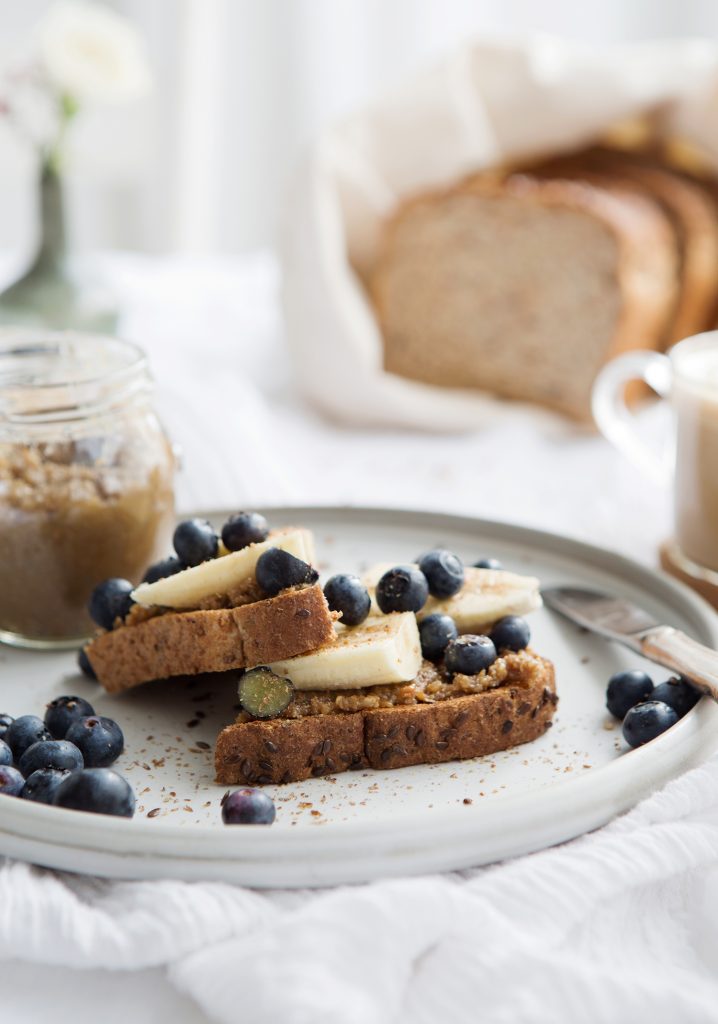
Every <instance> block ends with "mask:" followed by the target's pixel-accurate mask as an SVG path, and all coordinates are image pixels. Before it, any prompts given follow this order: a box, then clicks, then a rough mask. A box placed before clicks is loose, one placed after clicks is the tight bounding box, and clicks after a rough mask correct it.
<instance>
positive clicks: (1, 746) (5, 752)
mask: <svg viewBox="0 0 718 1024" xmlns="http://www.w3.org/2000/svg"><path fill="white" fill-rule="evenodd" d="M12 762H13V756H12V750H10V747H9V746H8V745H7V743H6V742H5V740H0V764H12Z"/></svg>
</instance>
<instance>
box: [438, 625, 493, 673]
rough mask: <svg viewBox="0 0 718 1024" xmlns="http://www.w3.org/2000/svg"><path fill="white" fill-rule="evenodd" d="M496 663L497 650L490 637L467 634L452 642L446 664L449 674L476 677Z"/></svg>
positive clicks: (445, 660)
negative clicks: (457, 673)
mask: <svg viewBox="0 0 718 1024" xmlns="http://www.w3.org/2000/svg"><path fill="white" fill-rule="evenodd" d="M495 661H496V648H495V647H494V643H493V640H491V639H490V638H489V637H488V636H474V634H473V633H466V634H465V635H464V636H459V637H457V638H456V640H452V641H451V642H450V643H449V645H448V647H447V648H446V653H445V655H444V664H445V665H446V670H447V672H451V673H452V675H453V674H454V673H456V672H460V673H461V674H462V675H465V676H475V675H476V674H477V673H479V672H482V671H483V670H484V669H485V668H489V667H490V666H491V665H493V663H494V662H495Z"/></svg>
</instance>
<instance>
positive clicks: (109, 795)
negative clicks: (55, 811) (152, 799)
mask: <svg viewBox="0 0 718 1024" xmlns="http://www.w3.org/2000/svg"><path fill="white" fill-rule="evenodd" d="M52 802H53V804H54V805H55V807H69V808H71V809H72V810H73V811H90V813H92V814H114V815H116V816H117V817H120V818H131V817H132V815H133V814H134V813H135V794H134V793H133V791H132V787H131V786H130V784H129V782H128V781H127V779H125V778H123V776H122V775H118V774H117V772H113V771H111V770H110V769H109V768H83V770H82V771H80V772H71V773H70V774H69V775H68V776H67V778H66V779H63V781H62V782H61V783H60V785H59V786H58V787H57V789H56V790H55V795H54V796H53V798H52Z"/></svg>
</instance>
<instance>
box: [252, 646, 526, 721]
mask: <svg viewBox="0 0 718 1024" xmlns="http://www.w3.org/2000/svg"><path fill="white" fill-rule="evenodd" d="M543 671H544V666H543V663H542V661H541V659H539V658H538V657H537V656H536V655H535V654H534V653H533V652H532V651H531V650H528V649H526V650H522V651H518V652H515V653H514V652H513V651H506V652H504V654H502V655H501V656H500V657H498V658H497V659H496V661H495V662H494V663H493V664H492V665H491V666H490V667H489V668H488V669H485V670H484V671H483V672H479V673H478V675H475V676H465V675H460V674H459V675H455V676H453V677H451V676H449V675H447V674H446V673H445V672H444V671H443V669H442V668H441V667H440V666H437V665H434V664H432V663H431V662H430V661H424V662H423V663H422V666H421V669H420V671H419V674H418V675H417V677H416V679H413V680H412V681H411V682H410V683H393V684H390V685H387V686H367V687H364V688H361V689H356V690H301V691H299V690H298V691H297V692H296V693H295V695H294V699H293V701H292V703H291V704H290V705H289V707H288V708H287V709H286V711H284V712H283V713H282V716H281V717H282V718H305V717H307V716H308V715H336V714H341V713H342V712H352V711H369V710H372V709H375V708H391V707H397V706H398V705H405V706H406V705H411V704H434V703H437V702H438V701H443V700H449V699H451V698H452V697H466V696H468V695H469V694H472V693H481V692H482V691H484V690H491V689H494V688H495V687H497V686H504V685H512V686H531V685H532V684H533V683H534V682H535V680H536V677H537V676H539V675H541V674H542V673H543ZM248 721H251V716H250V715H247V714H246V712H240V713H239V715H238V716H237V722H248Z"/></svg>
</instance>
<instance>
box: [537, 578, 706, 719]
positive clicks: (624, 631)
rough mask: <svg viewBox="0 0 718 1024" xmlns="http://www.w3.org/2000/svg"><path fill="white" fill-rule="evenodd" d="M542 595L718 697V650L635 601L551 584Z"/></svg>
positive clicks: (558, 608) (568, 615)
mask: <svg viewBox="0 0 718 1024" xmlns="http://www.w3.org/2000/svg"><path fill="white" fill-rule="evenodd" d="M541 596H542V597H543V599H544V601H545V603H546V604H547V605H548V607H549V608H551V609H552V610H553V611H556V612H559V613H560V614H561V615H563V616H565V617H566V618H567V619H570V620H571V621H572V622H575V623H576V624H577V625H579V626H584V627H585V628H586V629H589V630H590V631H591V632H592V633H598V634H599V635H600V636H605V637H606V639H607V640H615V641H616V642H617V643H619V644H623V645H624V647H629V648H630V649H631V650H632V651H636V653H637V654H641V655H643V657H644V658H648V659H649V661H655V662H656V663H657V664H658V665H663V666H664V667H665V668H670V669H672V670H673V671H674V672H677V673H678V674H679V675H681V676H683V677H684V678H685V679H688V680H689V681H690V682H691V683H693V685H694V686H696V687H697V688H698V689H699V690H701V691H702V692H703V693H707V694H708V695H709V696H710V697H712V698H713V700H718V652H716V651H713V650H711V648H710V647H705V646H704V645H703V644H699V643H698V642H697V641H696V640H692V639H691V638H690V637H689V636H687V635H686V634H685V633H682V632H681V630H680V629H675V628H674V627H673V626H666V625H664V624H662V623H660V622H657V621H656V619H655V617H654V616H653V615H651V614H649V612H647V611H646V610H645V609H643V608H641V607H640V606H639V605H636V604H633V603H632V602H631V601H626V600H625V599H624V598H621V597H614V596H612V595H611V594H602V593H600V592H598V591H595V590H586V589H584V588H582V587H547V588H546V589H544V590H542V591H541Z"/></svg>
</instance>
